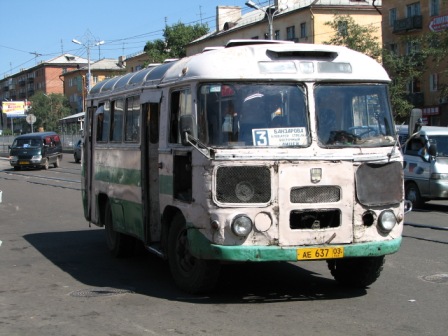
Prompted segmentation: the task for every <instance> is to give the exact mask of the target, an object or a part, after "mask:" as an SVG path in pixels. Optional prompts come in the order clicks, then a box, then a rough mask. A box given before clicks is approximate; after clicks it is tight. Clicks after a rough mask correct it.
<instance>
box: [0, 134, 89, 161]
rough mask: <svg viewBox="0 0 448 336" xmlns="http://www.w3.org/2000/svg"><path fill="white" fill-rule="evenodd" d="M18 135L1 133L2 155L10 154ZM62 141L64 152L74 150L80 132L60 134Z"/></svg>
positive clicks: (0, 147)
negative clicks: (10, 148) (11, 146)
mask: <svg viewBox="0 0 448 336" xmlns="http://www.w3.org/2000/svg"><path fill="white" fill-rule="evenodd" d="M16 136H17V135H14V136H13V135H0V155H1V156H8V155H9V148H8V146H10V145H11V144H12V142H13V141H14V139H15V138H16ZM59 136H60V137H61V142H62V150H63V151H64V152H72V151H73V147H74V146H75V145H76V143H77V142H78V140H79V139H81V135H80V134H59Z"/></svg>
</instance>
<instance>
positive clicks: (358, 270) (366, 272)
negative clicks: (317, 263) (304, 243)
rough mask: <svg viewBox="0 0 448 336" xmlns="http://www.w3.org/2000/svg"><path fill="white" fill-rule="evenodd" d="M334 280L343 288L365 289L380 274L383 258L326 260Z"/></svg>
mask: <svg viewBox="0 0 448 336" xmlns="http://www.w3.org/2000/svg"><path fill="white" fill-rule="evenodd" d="M327 264H328V269H329V270H330V272H331V275H333V277H334V279H335V280H336V281H337V282H338V283H340V284H341V285H344V286H349V287H356V288H365V287H367V286H369V285H371V284H373V283H374V282H375V281H376V280H377V279H378V277H379V276H380V274H381V271H382V270H383V265H384V256H379V257H362V258H349V259H333V260H327Z"/></svg>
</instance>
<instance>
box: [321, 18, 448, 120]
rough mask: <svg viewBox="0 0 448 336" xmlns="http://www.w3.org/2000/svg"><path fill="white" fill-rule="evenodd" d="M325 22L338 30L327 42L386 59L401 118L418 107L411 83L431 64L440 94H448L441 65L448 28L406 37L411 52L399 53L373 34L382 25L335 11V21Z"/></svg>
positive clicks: (395, 110)
mask: <svg viewBox="0 0 448 336" xmlns="http://www.w3.org/2000/svg"><path fill="white" fill-rule="evenodd" d="M325 24H326V25H329V26H330V27H332V28H333V30H334V31H335V35H334V37H333V38H332V39H330V40H329V41H328V42H326V44H334V45H342V46H346V47H348V48H350V49H353V50H356V51H359V52H362V53H364V54H366V55H368V56H370V57H372V58H374V59H376V60H377V61H378V62H382V63H383V65H384V67H385V69H386V70H387V71H388V73H389V76H390V77H391V79H392V83H391V84H390V86H389V91H390V95H391V104H392V110H393V113H394V116H395V119H396V120H397V122H401V121H407V119H408V118H409V114H410V111H411V110H412V108H414V106H413V105H412V104H411V103H410V102H409V94H408V85H409V83H411V82H412V81H414V80H416V79H420V78H422V76H423V74H424V72H425V71H426V70H428V67H429V66H431V69H437V71H436V70H434V72H437V73H438V74H439V83H438V85H439V90H440V97H441V98H443V97H448V70H447V69H446V67H442V66H441V64H443V63H442V62H446V61H445V58H446V54H447V51H448V32H447V31H444V32H438V33H426V34H423V35H419V36H405V37H403V39H402V40H401V41H400V43H399V45H400V46H407V48H408V52H407V53H406V55H404V56H399V55H397V53H395V52H394V51H392V50H389V49H386V48H381V46H380V45H379V43H378V38H377V37H376V36H374V35H373V34H374V33H375V31H376V30H377V29H380V28H375V27H374V26H372V25H367V26H360V25H358V24H357V23H356V22H355V21H354V20H353V19H352V18H351V17H350V16H347V15H335V16H334V19H333V21H330V22H326V23H325ZM445 64H446V63H445Z"/></svg>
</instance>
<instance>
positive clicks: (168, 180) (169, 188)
mask: <svg viewBox="0 0 448 336" xmlns="http://www.w3.org/2000/svg"><path fill="white" fill-rule="evenodd" d="M159 192H160V194H162V195H173V176H172V175H160V176H159Z"/></svg>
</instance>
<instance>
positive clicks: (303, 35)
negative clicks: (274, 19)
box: [300, 22, 307, 38]
mask: <svg viewBox="0 0 448 336" xmlns="http://www.w3.org/2000/svg"><path fill="white" fill-rule="evenodd" d="M306 37H307V35H306V23H305V22H302V23H301V24H300V38H306Z"/></svg>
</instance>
